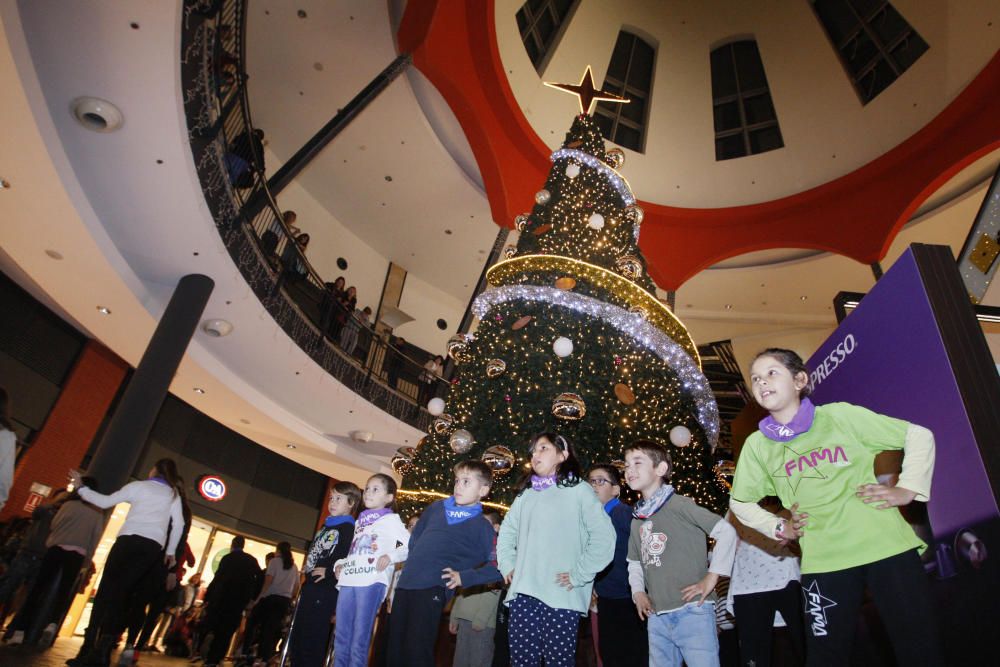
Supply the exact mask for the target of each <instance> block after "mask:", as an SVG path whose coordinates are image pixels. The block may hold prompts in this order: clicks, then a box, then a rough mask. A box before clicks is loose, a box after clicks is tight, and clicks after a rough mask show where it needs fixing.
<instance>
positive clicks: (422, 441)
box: [416, 435, 430, 451]
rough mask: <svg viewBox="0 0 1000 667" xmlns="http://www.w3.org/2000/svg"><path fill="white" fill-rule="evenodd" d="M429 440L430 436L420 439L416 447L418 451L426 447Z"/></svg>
mask: <svg viewBox="0 0 1000 667" xmlns="http://www.w3.org/2000/svg"><path fill="white" fill-rule="evenodd" d="M429 439H430V436H429V435H425V436H424V437H422V438H420V440H418V441H417V446H416V449H417V451H419V450H420V448H421V447H423V446H424V445H426V444H427V441H428V440H429Z"/></svg>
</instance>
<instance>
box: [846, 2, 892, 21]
mask: <svg viewBox="0 0 1000 667" xmlns="http://www.w3.org/2000/svg"><path fill="white" fill-rule="evenodd" d="M850 3H851V6H853V7H854V10H855V11H856V12H857V13H858V16H860V17H861V20H862V21H866V22H867V21H871V19H872V16H873V15H874V14H875V13H876V12H877V11H879V10H880V9H881V8H882V7H883V6H884V5H885V4H886V2H885V0H850Z"/></svg>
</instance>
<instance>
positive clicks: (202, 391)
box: [194, 387, 205, 394]
mask: <svg viewBox="0 0 1000 667" xmlns="http://www.w3.org/2000/svg"><path fill="white" fill-rule="evenodd" d="M194 393H196V394H204V393H205V390H204V389H202V388H201V387H195V388H194Z"/></svg>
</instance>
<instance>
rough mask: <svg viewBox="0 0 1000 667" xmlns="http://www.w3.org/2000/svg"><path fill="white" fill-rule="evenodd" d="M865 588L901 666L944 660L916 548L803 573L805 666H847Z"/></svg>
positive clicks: (939, 663) (913, 665) (938, 663)
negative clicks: (832, 569)
mask: <svg viewBox="0 0 1000 667" xmlns="http://www.w3.org/2000/svg"><path fill="white" fill-rule="evenodd" d="M866 586H867V588H868V590H869V592H870V593H871V596H872V598H873V600H874V601H875V606H876V608H878V611H879V615H880V616H881V617H882V622H883V624H884V625H885V628H886V630H887V631H888V633H889V640H890V643H891V644H892V648H893V651H894V652H895V654H896V662H897V663H898V664H900V665H906V666H907V667H917V666H919V665H928V666H930V665H943V664H945V663H944V660H943V659H942V658H941V648H940V643H939V640H938V632H937V623H936V621H935V614H934V609H933V607H932V606H931V600H930V592H929V590H928V586H927V577H926V575H925V574H924V570H923V567H922V566H921V564H920V558H919V556H917V552H916V550H915V549H914V550H911V551H906V552H904V553H901V554H897V555H895V556H890V557H889V558H884V559H882V560H879V561H875V562H874V563H867V564H865V565H859V566H857V567H852V568H848V569H846V570H838V571H836V572H821V573H814V574H804V575H802V596H803V602H804V605H805V625H806V644H807V662H806V664H807V665H809V666H810V667H818V666H822V667H826V666H827V665H831V666H832V665H846V664H848V662H849V660H850V656H851V648H852V645H853V643H854V633H855V629H856V628H857V622H858V615H859V612H860V610H861V602H862V597H863V595H864V590H865V587H866ZM737 622H739V617H738V616H737Z"/></svg>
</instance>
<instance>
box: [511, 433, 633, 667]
mask: <svg viewBox="0 0 1000 667" xmlns="http://www.w3.org/2000/svg"><path fill="white" fill-rule="evenodd" d="M531 468H532V472H531V473H530V474H528V475H525V477H524V479H523V480H522V481H521V492H520V494H519V495H518V496H517V497H516V498H515V499H514V502H513V503H512V504H511V506H510V510H509V511H508V512H507V516H506V517H505V518H504V521H503V523H502V524H501V526H500V535H499V536H498V537H497V566H498V568H499V569H500V573H501V574H503V575H504V578H505V580H506V581H507V582H508V583H509V584H510V588H509V590H508V592H507V599H506V600H505V601H504V604H506V605H508V606H509V607H510V620H509V634H510V659H511V665H512V666H513V667H529V666H530V667H535V666H536V665H541V664H542V659H543V658H544V660H545V665H546V667H564V666H565V667H572V665H574V664H575V660H576V658H575V656H576V635H577V627H578V625H579V622H580V618H581V617H582V616H585V615H586V614H587V610H588V609H589V607H590V594H591V590H592V589H593V586H594V577H596V576H597V573H598V572H600V571H601V570H603V569H604V567H605V566H606V565H607V564H608V563H610V562H611V559H612V558H613V557H614V554H615V530H614V528H613V527H612V525H611V519H609V518H608V514H607V512H605V511H604V506H603V505H602V504H601V501H599V500H598V499H597V495H596V494H595V493H594V490H593V489H592V488H590V485H589V484H581V483H580V482H581V481H583V480H582V478H581V471H580V464H579V463H578V462H577V459H576V454H575V453H574V452H573V445H572V443H570V441H569V440H568V439H566V438H565V437H563V436H561V435H558V434H556V433H541V434H538V435H536V436H535V437H534V438H532V439H531Z"/></svg>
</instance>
